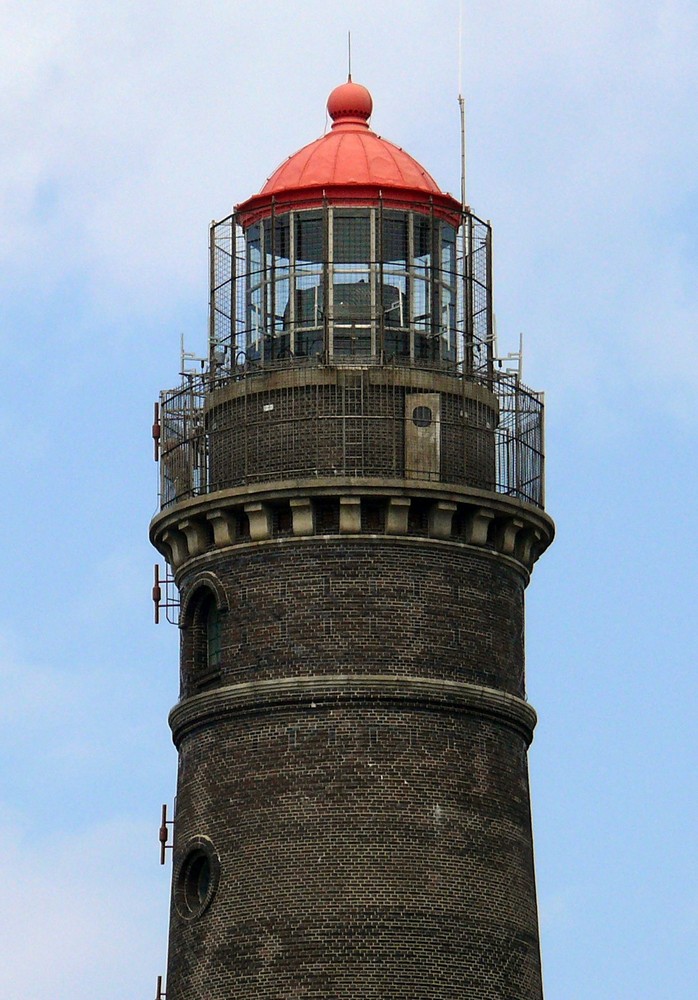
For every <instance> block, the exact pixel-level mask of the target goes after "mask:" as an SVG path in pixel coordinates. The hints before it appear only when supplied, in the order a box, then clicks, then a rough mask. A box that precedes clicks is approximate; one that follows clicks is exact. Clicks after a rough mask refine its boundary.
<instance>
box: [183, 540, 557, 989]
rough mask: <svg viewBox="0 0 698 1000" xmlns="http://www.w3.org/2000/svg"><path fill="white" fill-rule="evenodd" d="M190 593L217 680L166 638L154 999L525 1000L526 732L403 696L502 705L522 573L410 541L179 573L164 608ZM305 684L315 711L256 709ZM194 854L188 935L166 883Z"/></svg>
mask: <svg viewBox="0 0 698 1000" xmlns="http://www.w3.org/2000/svg"><path fill="white" fill-rule="evenodd" d="M211 574H214V575H215V577H216V579H217V582H218V586H219V588H220V591H221V592H222V593H223V594H224V597H225V602H226V603H227V611H225V612H224V613H223V614H222V618H221V663H220V675H219V676H218V677H216V678H213V679H212V678H211V677H210V676H209V677H207V678H205V683H200V681H201V679H200V678H197V676H196V671H195V666H194V664H195V655H194V643H195V641H196V636H195V635H194V630H193V628H192V627H188V628H187V627H185V628H184V629H183V641H182V680H183V689H182V698H183V700H182V701H181V702H180V706H183V708H182V710H183V711H189V709H187V706H188V705H189V706H194V709H193V710H192V711H193V716H192V718H193V719H194V721H192V722H191V723H190V724H189V725H188V726H181V725H180V726H179V729H178V726H177V724H174V728H175V739H176V741H177V742H178V745H179V752H180V772H179V781H178V797H177V810H176V823H175V851H174V898H173V907H172V918H171V920H172V923H171V932H170V953H169V969H168V981H167V993H168V1000H230V998H231V997H235V998H236V1000H261V998H264V1000H287V998H289V997H316V998H325V1000H330V998H332V1000H349V998H351V1000H356V998H358V997H361V998H362V1000H373V998H375V1000H379V998H380V1000H388V998H390V1000H392V998H394V1000H398V998H399V1000H404V998H406V997H409V998H413V1000H427V998H429V1000H435V998H437V1000H438V998H443V1000H447V998H448V1000H458V998H462V1000H466V998H467V1000H495V998H496V1000H502V998H509V997H512V998H513V997H516V1000H541V997H542V987H541V978H540V959H539V949H538V928H537V916H536V905H535V884H534V874H533V857H532V838H531V825H530V810H529V794H528V778H527V762H526V749H527V743H528V739H529V738H530V734H529V737H527V735H526V734H525V733H524V732H522V731H521V729H520V728H519V727H517V726H516V725H515V724H513V723H511V722H508V721H507V720H506V719H503V718H502V717H495V716H493V715H492V713H491V712H488V711H487V710H486V708H485V706H484V703H483V708H482V710H479V709H478V708H477V707H473V706H472V705H471V706H470V708H469V709H468V710H463V709H462V707H454V705H453V704H451V703H449V702H448V701H447V700H446V701H444V702H443V703H438V699H436V701H434V700H433V699H432V701H429V699H424V700H423V701H422V700H420V699H419V698H414V697H411V698H407V700H406V699H405V690H404V678H405V677H410V678H420V679H422V680H423V681H424V683H426V684H432V683H433V684H434V685H436V686H437V687H438V685H439V684H446V685H448V684H451V683H454V682H462V683H465V684H470V685H484V686H486V687H488V688H496V689H498V690H499V691H501V692H505V693H508V694H509V695H512V696H515V697H518V698H520V697H521V696H522V695H523V675H524V670H523V666H524V665H523V589H524V584H525V580H524V574H523V573H522V572H521V571H520V570H519V569H517V568H516V566H515V565H514V563H513V562H512V561H511V560H507V559H504V558H500V557H499V556H498V555H497V554H496V553H495V552H493V551H486V550H482V551H475V550H474V549H472V548H470V547H465V546H457V545H455V544H451V543H445V544H440V543H439V542H436V541H434V540H431V539H428V538H425V537H419V536H417V535H412V536H411V537H407V538H403V539H396V538H389V537H375V536H373V535H366V536H361V537H359V536H352V537H349V538H343V537H341V536H334V537H333V536H331V535H325V536H316V537H313V538H308V539H296V538H290V537H287V538H283V537H280V538H276V539H273V540H270V541H267V542H263V543H261V544H249V545H243V547H242V548H239V549H238V548H236V549H235V551H233V550H231V549H228V550H222V551H220V552H215V553H211V554H209V555H207V556H203V557H200V558H199V559H198V560H196V561H195V562H194V563H191V564H190V566H189V567H186V568H185V569H184V570H183V572H182V575H181V579H180V580H179V585H180V587H181V591H182V598H183V602H184V606H186V605H187V601H188V600H191V595H193V594H195V591H196V588H197V584H198V582H199V581H201V580H202V579H203V578H204V577H206V578H210V576H211ZM338 675H339V677H340V678H346V677H347V676H348V675H349V676H351V677H353V678H355V682H354V686H353V688H352V690H351V692H350V693H349V694H347V692H346V691H345V690H343V688H342V685H341V683H338V684H337V686H336V687H333V683H334V682H333V681H332V678H337V677H338ZM308 676H312V677H314V678H322V677H324V678H326V679H327V682H328V684H329V686H328V687H327V689H326V691H325V692H324V693H322V694H321V695H320V696H317V695H313V696H308V697H300V698H299V699H297V701H296V703H288V700H287V701H286V702H284V701H283V699H281V700H280V698H279V693H278V689H277V687H275V685H278V684H281V683H285V680H284V679H289V678H291V679H292V678H300V677H306V678H307V677H308ZM249 682H254V684H256V687H255V686H254V685H253V686H252V687H249ZM231 685H234V686H236V687H235V688H231V687H230V686H231ZM362 685H364V686H363V687H362ZM456 686H458V684H457V683H456ZM232 690H236V691H239V692H240V694H239V696H238V695H236V697H239V699H241V700H239V701H238V702H236V704H235V705H234V706H232V707H231V706H230V705H228V708H227V709H226V711H225V712H223V711H222V710H220V711H219V709H218V708H216V706H217V705H218V701H217V699H220V698H221V696H222V695H223V694H224V693H225V692H229V691H232ZM199 703H201V704H202V705H206V704H208V706H209V707H208V708H206V710H205V711H203V710H201V711H200V710H199V709H196V705H197V704H199ZM176 711H178V710H175V712H176ZM197 712H198V713H199V715H198V718H195V717H196V716H197ZM197 838H203V839H204V840H205V841H206V843H209V844H210V845H211V848H212V850H213V851H214V852H215V855H216V857H217V863H218V865H219V871H218V873H217V880H218V881H217V890H216V893H215V896H214V898H213V900H212V902H211V904H210V906H209V907H208V908H207V909H206V910H205V912H203V913H202V914H200V915H198V916H196V917H195V918H191V916H189V915H187V914H184V915H182V908H181V906H180V905H179V904H178V888H177V886H178V872H179V871H180V868H181V865H182V862H183V859H184V857H185V855H186V854H187V852H188V851H189V850H190V847H191V845H192V843H195V842H196V841H197Z"/></svg>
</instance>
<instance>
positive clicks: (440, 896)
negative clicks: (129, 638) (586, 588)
mask: <svg viewBox="0 0 698 1000" xmlns="http://www.w3.org/2000/svg"><path fill="white" fill-rule="evenodd" d="M327 111H328V113H329V117H330V119H331V121H332V126H331V128H330V129H329V130H328V131H327V133H326V134H325V135H324V136H322V137H321V138H319V139H317V140H315V141H314V142H311V143H310V144H309V145H306V146H304V147H303V148H302V149H300V150H299V151H298V152H296V153H295V154H294V155H292V156H290V157H289V158H288V159H287V160H285V161H284V162H283V163H282V164H281V165H280V166H279V167H278V169H277V170H276V171H275V172H274V173H272V175H271V176H270V178H269V179H268V180H267V182H266V183H265V184H264V185H263V187H262V188H261V190H260V191H259V193H257V194H255V195H253V196H252V197H249V198H248V199H247V200H246V201H243V202H242V203H240V204H238V205H237V207H236V208H235V211H234V212H233V213H232V215H230V216H228V217H227V218H225V219H223V220H222V221H220V222H216V223H214V224H213V225H212V226H211V231H210V260H211V268H210V272H211V292H210V312H209V315H210V333H209V350H208V355H207V358H206V359H205V360H204V362H202V365H201V369H200V370H197V371H189V372H185V373H184V375H183V377H182V381H181V383H180V384H179V385H178V386H177V387H176V388H175V389H173V390H171V391H167V392H164V393H162V394H161V397H160V403H159V406H158V417H157V421H156V437H157V443H158V455H159V463H160V509H159V512H158V513H157V515H156V516H155V517H154V519H153V521H152V523H151V528H150V534H151V539H152V542H153V544H154V545H155V547H156V548H157V549H158V551H159V552H160V553H161V554H162V556H163V557H164V559H165V560H166V562H167V565H168V567H169V573H170V574H171V579H172V581H173V585H174V587H175V588H176V593H177V601H176V603H177V614H178V625H179V629H180V633H181V656H180V696H179V700H178V702H177V704H176V705H175V706H174V708H173V709H172V712H171V714H170V725H171V729H172V735H173V739H174V743H175V746H176V748H177V751H178V759H179V769H178V778H177V798H176V808H175V810H174V812H173V814H172V817H171V819H172V828H173V839H172V848H173V849H172V862H173V870H172V897H171V918H170V931H169V953H168V970H167V980H166V994H167V1000H233V998H235V1000H288V998H301V997H303V998H311V997H312V998H323V1000H359V998H360V1000H393V998H394V1000H405V998H409V1000H466V998H467V1000H541V998H542V995H543V992H542V981H541V966H540V948H539V934H538V917H537V906H536V889H535V876H534V862H533V842H532V829H531V813H530V797H529V785H528V766H527V751H528V747H529V745H530V743H531V740H532V737H533V730H534V726H535V722H536V715H535V711H534V709H533V707H532V706H531V705H530V704H529V702H528V700H527V698H526V688H525V672H524V592H525V589H526V587H527V585H528V583H529V580H530V575H531V571H532V568H533V565H534V563H535V562H536V560H537V559H538V558H539V556H540V555H541V554H542V553H543V552H544V551H545V549H546V547H547V546H548V545H549V544H550V542H551V541H552V537H553V531H554V529H553V524H552V521H551V520H550V518H549V517H548V515H547V514H546V513H545V511H544V469H543V403H542V396H541V394H540V393H537V392H534V391H532V390H530V389H528V388H526V387H525V386H524V385H523V384H522V383H521V380H520V378H519V375H518V373H517V372H516V371H512V370H508V369H507V368H503V367H502V366H501V365H500V364H499V363H498V361H497V358H496V356H495V346H494V337H493V308H492V294H493V289H492V261H491V251H492V241H491V231H490V226H489V224H488V223H486V222H484V221H483V220H481V219H479V218H478V217H477V216H475V215H474V214H473V213H472V212H471V210H470V208H469V207H468V206H466V205H463V204H461V202H460V201H459V200H458V199H455V198H454V197H452V196H451V195H450V194H447V193H445V192H444V191H442V190H441V188H440V187H439V185H438V184H437V182H436V181H435V180H434V179H433V177H432V176H431V175H430V174H429V173H428V172H427V170H425V168H424V167H422V166H421V165H420V164H419V163H418V162H417V161H416V160H415V159H413V158H412V157H411V156H410V155H409V154H408V153H406V152H405V151H404V150H403V149H401V148H400V147H399V146H397V145H395V144H393V143H392V142H389V141H387V140H386V139H383V138H382V137H380V136H379V135H378V134H376V132H375V131H373V129H372V128H371V115H372V111H373V101H372V98H371V95H370V93H369V91H368V90H367V89H366V88H365V87H363V86H360V85H359V84H357V83H354V82H352V81H351V80H349V81H348V82H346V83H343V84H341V85H340V86H338V87H337V88H336V89H335V90H333V91H332V93H331V94H330V96H329V99H328V102H327Z"/></svg>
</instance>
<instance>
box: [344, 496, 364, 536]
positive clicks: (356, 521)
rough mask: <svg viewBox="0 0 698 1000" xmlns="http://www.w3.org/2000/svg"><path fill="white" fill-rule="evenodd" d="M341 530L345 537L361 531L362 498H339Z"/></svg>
mask: <svg viewBox="0 0 698 1000" xmlns="http://www.w3.org/2000/svg"><path fill="white" fill-rule="evenodd" d="M339 530H340V533H341V534H343V535H357V534H358V533H359V532H360V531H361V497H340V498H339Z"/></svg>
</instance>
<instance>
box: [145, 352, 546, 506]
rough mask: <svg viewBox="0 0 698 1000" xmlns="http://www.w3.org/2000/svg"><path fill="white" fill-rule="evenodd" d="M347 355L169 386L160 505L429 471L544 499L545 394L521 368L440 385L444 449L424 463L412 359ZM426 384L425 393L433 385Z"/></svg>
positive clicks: (243, 369) (163, 413)
mask: <svg viewBox="0 0 698 1000" xmlns="http://www.w3.org/2000/svg"><path fill="white" fill-rule="evenodd" d="M335 360H336V359H335ZM346 360H347V359H342V361H343V364H337V363H335V364H331V365H326V364H325V363H323V362H322V361H320V360H319V359H295V360H294V361H293V362H292V363H289V360H287V361H285V362H284V363H283V364H281V363H279V364H278V365H273V366H270V365H264V366H261V365H250V364H246V365H240V366H239V368H238V369H237V370H236V372H235V373H234V374H230V375H227V376H225V377H222V378H221V377H218V378H213V377H211V376H210V375H209V374H206V373H204V374H198V373H197V374H194V373H191V374H187V375H185V376H184V379H183V382H182V384H181V385H180V386H179V387H178V388H176V389H173V390H171V391H169V392H164V393H162V395H161V403H160V428H159V434H160V473H161V474H160V503H161V507H162V508H166V507H169V506H170V505H172V504H174V503H176V502H179V501H182V500H185V499H189V498H192V497H196V496H201V495H205V494H207V493H211V492H214V491H216V490H220V489H226V488H230V487H234V486H243V485H246V484H254V483H259V482H262V481H267V480H268V481H271V480H284V479H297V478H303V477H321V476H322V477H332V476H351V477H375V476H380V477H389V478H404V479H408V480H409V479H428V480H431V481H438V482H441V483H444V484H449V483H451V484H454V485H465V486H471V487H474V488H477V489H485V490H490V491H492V492H495V493H499V494H503V495H506V496H511V497H514V498H516V499H519V500H523V501H526V502H528V503H532V504H535V505H536V506H538V507H543V505H544V468H543V465H544V456H543V400H542V395H541V394H539V393H536V392H533V391H531V390H530V389H527V388H526V387H525V386H523V385H522V384H521V383H520V381H519V379H518V377H517V375H516V374H513V373H511V372H506V373H496V374H494V375H492V376H490V377H487V378H484V377H478V376H476V375H474V374H467V375H466V374H461V376H460V377H459V378H450V379H448V383H449V384H450V386H452V388H449V387H448V386H447V388H446V390H445V391H444V389H443V384H442V385H441V388H440V389H439V391H438V392H437V393H436V394H435V398H436V396H438V399H439V413H438V417H437V421H436V422H437V425H438V428H437V433H436V435H435V438H434V441H435V444H434V449H435V451H434V452H433V454H432V456H431V458H430V459H429V460H428V461H426V462H425V461H422V462H421V467H420V452H419V450H417V451H416V452H415V451H411V450H410V445H409V433H407V432H406V429H407V426H408V423H409V414H408V413H407V403H408V402H409V400H410V394H411V393H412V392H414V388H410V387H409V386H408V385H407V382H408V380H407V379H405V378H404V377H401V375H400V372H401V371H402V372H404V366H402V367H401V366H397V365H393V364H391V365H386V364H384V363H383V364H382V363H381V359H380V358H372V359H366V358H362V359H361V365H360V366H358V365H356V364H353V365H349V364H347V363H346ZM410 367H412V368H414V367H415V366H414V365H412V366H410ZM270 368H272V370H273V369H274V368H278V369H283V370H287V371H288V372H289V374H287V375H286V376H285V377H284V379H283V385H282V386H281V387H280V386H279V385H276V386H275V387H272V388H270V387H269V380H267V379H264V378H259V379H258V378H257V377H256V376H263V375H264V373H266V372H269V370H270ZM419 370H420V371H425V372H428V371H434V372H437V371H443V367H442V366H441V365H439V366H433V367H431V368H430V367H428V366H426V365H420V366H419ZM372 371H373V375H372V374H371V372H372ZM294 373H295V375H296V377H295V378H294ZM424 384H425V380H424V379H422V380H421V386H420V389H419V391H420V392H422V393H423V392H429V391H430V390H429V388H428V379H427V380H426V384H427V388H424ZM435 386H436V382H435ZM477 387H480V388H479V389H478V388H477ZM480 389H481V390H484V391H480ZM434 454H435V455H436V456H437V460H436V464H434V458H433V455H434Z"/></svg>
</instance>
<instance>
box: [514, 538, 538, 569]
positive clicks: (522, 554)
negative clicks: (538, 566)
mask: <svg viewBox="0 0 698 1000" xmlns="http://www.w3.org/2000/svg"><path fill="white" fill-rule="evenodd" d="M540 540H541V533H540V531H539V530H538V529H537V528H531V529H530V530H529V531H523V532H521V534H520V535H519V537H518V538H517V541H516V544H517V555H518V557H519V559H520V560H521V562H522V563H524V565H526V566H528V567H531V566H532V565H533V563H534V562H535V561H536V559H537V558H538V546H539V544H540Z"/></svg>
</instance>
